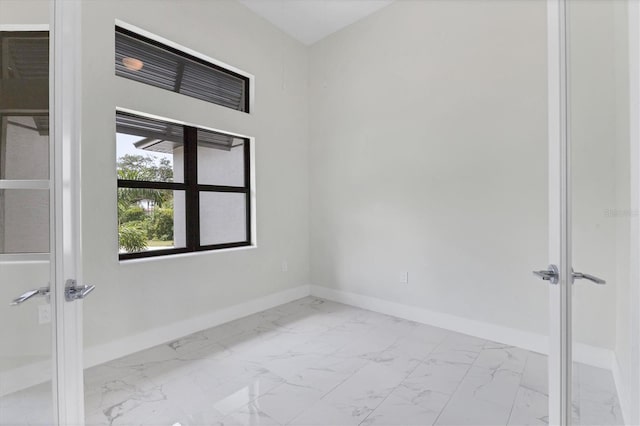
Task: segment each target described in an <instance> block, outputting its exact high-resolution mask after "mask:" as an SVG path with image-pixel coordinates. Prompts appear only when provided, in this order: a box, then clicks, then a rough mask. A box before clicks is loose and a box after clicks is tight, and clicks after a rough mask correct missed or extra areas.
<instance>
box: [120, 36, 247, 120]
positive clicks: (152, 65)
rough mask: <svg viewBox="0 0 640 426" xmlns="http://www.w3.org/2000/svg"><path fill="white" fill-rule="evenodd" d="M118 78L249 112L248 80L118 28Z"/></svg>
mask: <svg viewBox="0 0 640 426" xmlns="http://www.w3.org/2000/svg"><path fill="white" fill-rule="evenodd" d="M115 70H116V75H118V76H120V77H125V78H128V79H131V80H135V81H138V82H141V83H145V84H149V85H151V86H155V87H159V88H161V89H166V90H170V91H172V92H176V93H180V94H182V95H186V96H191V97H193V98H197V99H200V100H203V101H206V102H211V103H214V104H216V105H221V106H223V107H227V108H231V109H235V110H238V111H243V112H247V113H248V112H249V90H248V89H249V78H248V77H246V76H243V75H241V74H238V73H236V72H234V71H231V70H229V69H227V68H223V67H221V66H219V65H216V64H213V63H211V62H208V61H206V60H204V59H202V58H200V57H197V56H194V55H190V54H188V53H186V52H183V51H181V50H178V49H175V48H173V47H171V46H168V45H166V44H164V43H161V42H159V41H157V40H153V39H150V38H147V37H144V36H142V35H140V34H138V33H135V32H133V31H129V30H127V29H125V28H122V27H118V26H116V50H115Z"/></svg>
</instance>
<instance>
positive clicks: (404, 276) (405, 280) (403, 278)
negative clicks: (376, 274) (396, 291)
mask: <svg viewBox="0 0 640 426" xmlns="http://www.w3.org/2000/svg"><path fill="white" fill-rule="evenodd" d="M400 284H409V273H408V272H400Z"/></svg>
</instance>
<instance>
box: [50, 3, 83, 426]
mask: <svg viewBox="0 0 640 426" xmlns="http://www.w3.org/2000/svg"><path fill="white" fill-rule="evenodd" d="M80 7H81V2H80V1H77V0H51V21H52V28H51V40H52V44H51V46H52V52H53V55H52V58H53V59H52V64H53V67H52V76H53V79H52V81H53V85H52V86H53V87H52V89H53V90H52V96H51V103H52V105H51V111H52V114H51V117H52V120H51V122H52V124H53V125H52V132H51V133H52V135H53V153H54V155H53V157H54V167H53V171H54V173H53V184H54V191H53V192H54V213H53V217H54V221H53V226H54V233H55V248H54V252H55V268H54V277H53V282H52V296H53V297H52V306H53V307H54V310H53V312H54V316H53V318H54V322H53V326H54V329H53V332H54V338H53V341H54V344H55V348H54V349H55V350H54V359H55V363H54V380H53V383H54V395H55V397H56V401H55V403H54V407H55V410H54V413H55V417H56V420H57V422H58V424H59V425H83V424H84V390H83V352H82V351H83V343H82V299H83V298H84V297H85V296H86V295H87V294H88V293H90V292H91V291H92V290H93V287H91V286H85V285H82V284H80V283H82V270H81V266H82V259H81V206H80V124H81V122H80V120H81V105H80V84H81V78H82V77H81V69H82V64H81V60H80V51H81V41H82V37H81V33H80V31H81V11H80Z"/></svg>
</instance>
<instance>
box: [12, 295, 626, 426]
mask: <svg viewBox="0 0 640 426" xmlns="http://www.w3.org/2000/svg"><path fill="white" fill-rule="evenodd" d="M85 382H86V420H87V425H113V426H116V425H144V426H152V425H153V426H156V425H158V426H159V425H163V426H164V425H166V426H195V425H198V426H217V425H220V426H222V425H300V426H302V425H322V426H333V425H335V426H343V425H344V426H351V425H353V426H355V425H363V426H374V425H404V426H410V425H432V424H435V425H538V424H546V423H547V395H546V393H547V367H546V357H545V356H543V355H540V354H536V353H533V352H529V351H526V350H523V349H519V348H515V347H509V346H505V345H502V344H498V343H494V342H490V341H486V340H483V339H478V338H475V337H471V336H467V335H463V334H459V333H455V332H451V331H447V330H443V329H439V328H435V327H431V326H427V325H423V324H418V323H415V322H411V321H406V320H402V319H398V318H394V317H390V316H387V315H382V314H378V313H374V312H371V311H366V310H362V309H358V308H354V307H351V306H347V305H342V304H339V303H334V302H329V301H325V300H321V299H317V298H312V297H307V298H304V299H301V300H298V301H295V302H292V303H288V304H286V305H282V306H279V307H276V308H273V309H270V310H267V311H264V312H261V313H258V314H255V315H251V316H249V317H246V318H243V319H239V320H236V321H233V322H230V323H227V324H224V325H221V326H219V327H215V328H211V329H208V330H206V331H202V332H199V333H196V334H193V335H190V336H187V337H185V338H183V339H180V340H177V341H174V342H171V343H168V344H165V345H160V346H156V347H154V348H151V349H149V350H146V351H143V352H139V353H136V354H133V355H130V356H127V357H125V358H121V359H118V360H115V361H111V362H109V363H107V364H103V365H100V366H97V367H94V368H90V369H88V370H87V371H86V372H85ZM574 389H575V391H574V419H575V422H576V424H584V425H587V424H589V425H614V424H622V419H621V414H620V407H619V405H618V401H617V396H616V392H615V387H614V384H613V379H612V376H611V373H610V372H609V371H607V370H602V369H598V368H594V367H589V366H586V365H576V374H575V377H574ZM46 392H47V387H46V386H45V385H41V386H39V387H35V388H31V389H28V390H25V391H22V392H20V393H19V394H14V395H10V396H9V397H5V398H2V399H0V419H2V420H3V421H5V422H6V421H9V423H7V424H16V425H23V424H46V421H45V422H44V423H39V420H38V419H37V416H38V414H37V411H38V410H27V411H25V408H24V407H26V406H27V405H28V403H29V401H31V402H33V401H36V400H37V399H38V395H39V394H46ZM41 399H45V398H41ZM19 407H22V408H21V409H20V408H19ZM12 413H13V414H12ZM40 414H41V415H42V412H40ZM12 415H15V416H16V417H15V423H11V416H12ZM29 416H31V417H29ZM27 418H29V419H30V420H26V419H27ZM3 424H4V423H3Z"/></svg>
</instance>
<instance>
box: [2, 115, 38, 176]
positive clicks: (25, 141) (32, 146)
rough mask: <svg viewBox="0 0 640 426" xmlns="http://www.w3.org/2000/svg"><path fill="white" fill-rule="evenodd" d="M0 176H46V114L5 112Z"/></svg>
mask: <svg viewBox="0 0 640 426" xmlns="http://www.w3.org/2000/svg"><path fill="white" fill-rule="evenodd" d="M0 124H1V126H2V129H1V130H0V131H1V133H0V134H1V135H2V139H1V140H0V179H18V180H23V179H25V180H29V179H44V180H48V179H49V117H48V116H47V115H40V116H4V117H2V123H0Z"/></svg>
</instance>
